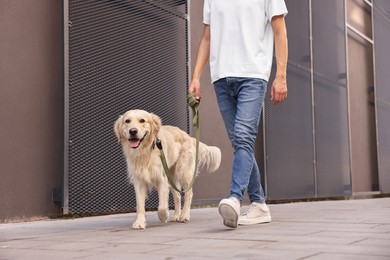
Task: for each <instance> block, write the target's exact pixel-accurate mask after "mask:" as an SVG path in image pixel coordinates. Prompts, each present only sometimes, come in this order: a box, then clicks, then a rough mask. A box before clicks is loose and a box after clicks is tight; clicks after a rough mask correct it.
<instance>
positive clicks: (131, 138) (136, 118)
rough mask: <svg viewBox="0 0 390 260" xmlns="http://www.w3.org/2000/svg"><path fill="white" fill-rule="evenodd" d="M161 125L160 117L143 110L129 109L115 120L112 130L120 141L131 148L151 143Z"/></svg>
mask: <svg viewBox="0 0 390 260" xmlns="http://www.w3.org/2000/svg"><path fill="white" fill-rule="evenodd" d="M160 127H161V119H160V118H159V117H158V116H157V115H155V114H152V113H148V112H146V111H144V110H129V111H127V112H126V113H125V114H123V115H121V116H120V117H119V118H118V119H117V120H116V122H115V125H114V131H115V135H116V137H117V138H118V141H120V142H121V143H126V142H127V143H128V144H129V146H130V147H131V148H133V149H137V148H138V147H140V146H149V145H152V143H153V141H154V140H155V139H156V135H157V133H158V131H159V130H160Z"/></svg>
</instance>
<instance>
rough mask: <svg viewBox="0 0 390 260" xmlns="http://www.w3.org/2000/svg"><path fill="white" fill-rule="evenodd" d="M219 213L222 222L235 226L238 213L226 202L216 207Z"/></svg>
mask: <svg viewBox="0 0 390 260" xmlns="http://www.w3.org/2000/svg"><path fill="white" fill-rule="evenodd" d="M218 211H219V214H220V215H221V216H222V218H223V224H224V225H225V226H227V227H230V228H237V222H238V214H237V212H236V211H235V210H234V208H233V207H232V206H230V205H228V204H221V205H220V206H219V207H218Z"/></svg>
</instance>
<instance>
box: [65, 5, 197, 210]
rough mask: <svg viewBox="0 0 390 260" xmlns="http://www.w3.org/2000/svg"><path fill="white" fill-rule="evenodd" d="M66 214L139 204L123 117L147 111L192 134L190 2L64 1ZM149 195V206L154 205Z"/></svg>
mask: <svg viewBox="0 0 390 260" xmlns="http://www.w3.org/2000/svg"><path fill="white" fill-rule="evenodd" d="M64 10H65V11H64V12H65V25H66V26H65V64H66V66H65V126H66V129H65V165H64V168H65V170H64V213H85V212H111V211H128V210H132V209H134V208H135V206H136V205H135V194H134V190H133V188H132V186H131V185H130V184H129V182H128V179H127V173H126V164H125V160H124V158H123V155H122V151H121V147H120V145H119V144H118V142H117V140H116V137H115V135H114V133H113V124H114V121H115V120H116V119H117V118H118V116H119V115H120V114H122V113H124V112H125V111H127V110H129V109H144V110H147V111H149V112H153V113H155V114H157V115H159V116H160V117H161V118H162V121H163V123H164V124H170V125H176V126H178V127H180V128H181V129H183V130H185V131H187V132H188V131H189V119H188V110H187V105H186V90H187V86H188V67H187V62H188V55H187V53H188V48H187V38H188V37H187V1H177V0H99V1H96V0H83V1H79V0H68V1H65V6H64ZM157 202H158V200H157V194H156V192H152V194H150V196H149V199H148V201H147V203H146V207H147V208H157Z"/></svg>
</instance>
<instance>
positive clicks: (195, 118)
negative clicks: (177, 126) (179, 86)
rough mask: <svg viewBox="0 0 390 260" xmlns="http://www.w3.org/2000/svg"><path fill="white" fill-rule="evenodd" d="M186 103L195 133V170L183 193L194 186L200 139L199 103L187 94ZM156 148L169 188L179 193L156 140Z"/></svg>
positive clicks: (159, 143)
mask: <svg viewBox="0 0 390 260" xmlns="http://www.w3.org/2000/svg"><path fill="white" fill-rule="evenodd" d="M187 103H188V106H189V107H190V108H191V109H192V125H193V126H194V127H196V132H195V138H196V150H195V169H194V175H193V176H192V180H191V183H190V185H189V186H188V187H187V189H185V190H184V192H187V191H189V190H190V189H191V188H192V186H193V185H194V182H195V178H196V171H197V168H198V156H199V139H200V127H199V109H198V107H199V101H198V100H197V99H196V97H195V93H189V94H188V95H187ZM156 146H157V148H158V149H159V150H160V158H161V162H162V164H163V167H164V171H165V174H166V175H167V178H168V182H169V184H170V185H171V187H172V188H173V189H174V190H176V191H178V192H181V190H180V189H178V188H177V187H176V185H175V182H174V181H173V177H172V174H171V171H170V170H169V167H168V164H167V161H166V159H165V154H164V150H163V147H162V144H161V141H160V140H158V139H157V140H156Z"/></svg>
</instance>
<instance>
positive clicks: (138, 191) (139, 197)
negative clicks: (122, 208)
mask: <svg viewBox="0 0 390 260" xmlns="http://www.w3.org/2000/svg"><path fill="white" fill-rule="evenodd" d="M134 191H135V198H136V202H137V218H136V220H135V221H134V223H133V229H145V228H146V217H145V200H146V196H147V192H148V190H147V187H146V186H145V185H144V184H143V183H142V182H135V183H134Z"/></svg>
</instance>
